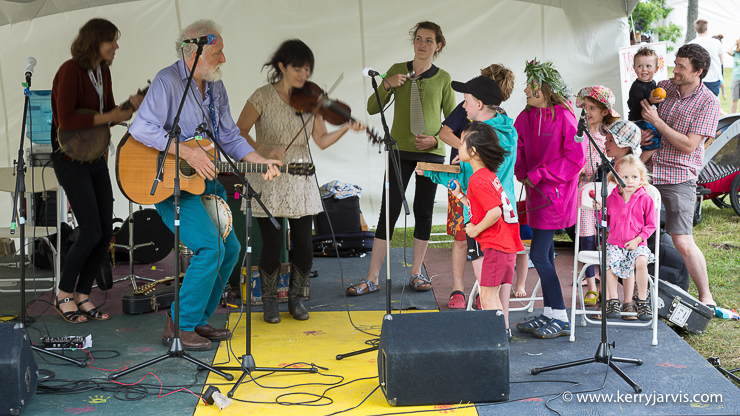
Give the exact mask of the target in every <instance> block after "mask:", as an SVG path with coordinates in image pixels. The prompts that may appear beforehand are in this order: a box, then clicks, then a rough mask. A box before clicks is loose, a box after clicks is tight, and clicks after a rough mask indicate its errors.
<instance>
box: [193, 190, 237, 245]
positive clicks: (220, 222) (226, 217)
mask: <svg viewBox="0 0 740 416" xmlns="http://www.w3.org/2000/svg"><path fill="white" fill-rule="evenodd" d="M200 198H201V200H202V201H203V206H204V207H205V209H206V211H207V212H208V215H210V216H211V219H212V220H213V223H214V224H216V226H217V227H218V232H219V234H221V238H222V239H223V240H226V237H227V236H228V235H229V233H230V232H231V228H232V221H233V220H232V218H231V209H230V208H229V205H228V204H227V203H226V201H224V200H223V199H221V198H220V197H218V196H216V195H203V196H201V197H200Z"/></svg>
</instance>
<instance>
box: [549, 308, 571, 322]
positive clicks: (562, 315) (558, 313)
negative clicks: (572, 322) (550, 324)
mask: <svg viewBox="0 0 740 416" xmlns="http://www.w3.org/2000/svg"><path fill="white" fill-rule="evenodd" d="M552 316H553V318H555V319H557V320H558V321H563V322H568V313H567V312H566V311H565V309H553V311H552Z"/></svg>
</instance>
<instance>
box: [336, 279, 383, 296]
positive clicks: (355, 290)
mask: <svg viewBox="0 0 740 416" xmlns="http://www.w3.org/2000/svg"><path fill="white" fill-rule="evenodd" d="M363 283H364V284H365V286H366V288H365V289H363V288H361V287H360V285H361V284H363ZM378 290H380V289H378V285H376V284H375V283H373V282H371V281H369V280H367V279H362V280H360V281H359V282H357V283H355V284H353V285H350V287H348V288H347V290H346V291H345V292H346V293H347V294H348V295H350V296H362V295H369V294H370V293H375V292H377V291H378Z"/></svg>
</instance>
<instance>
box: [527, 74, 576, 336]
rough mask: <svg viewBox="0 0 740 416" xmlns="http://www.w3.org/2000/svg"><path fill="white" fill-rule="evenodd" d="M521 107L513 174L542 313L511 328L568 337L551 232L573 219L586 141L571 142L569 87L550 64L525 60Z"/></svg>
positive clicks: (572, 124)
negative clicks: (522, 197) (521, 195)
mask: <svg viewBox="0 0 740 416" xmlns="http://www.w3.org/2000/svg"><path fill="white" fill-rule="evenodd" d="M524 72H525V74H526V75H527V87H526V88H525V89H524V93H525V94H526V95H527V107H526V108H525V109H524V111H522V113H521V114H519V117H517V119H516V122H515V123H514V127H515V128H516V130H517V133H518V135H519V143H518V146H517V156H516V164H515V166H514V174H515V175H516V177H517V179H518V180H519V182H521V183H522V184H523V185H525V189H526V190H527V199H526V201H527V211H528V212H527V218H528V220H529V225H530V226H531V227H532V244H531V247H530V253H529V256H530V259H531V260H532V263H534V267H535V269H537V274H539V276H540V282H541V283H542V297H543V298H544V305H545V308H544V311H543V313H542V315H540V316H538V317H533V318H529V319H527V320H525V321H524V322H520V323H518V324H517V325H516V328H517V330H519V331H521V332H529V333H531V334H532V335H533V336H535V337H536V338H555V337H559V336H563V335H570V324H569V323H568V314H567V313H566V311H565V303H564V302H563V293H562V291H561V290H560V280H559V279H558V275H557V272H556V271H555V245H554V243H553V238H554V236H555V232H556V231H557V230H560V229H562V228H566V227H570V226H572V225H573V224H575V222H576V218H577V214H578V212H577V211H576V209H577V205H576V199H577V198H576V193H577V186H578V173H579V172H580V171H581V168H583V165H584V163H585V158H586V143H585V142H581V143H576V142H575V140H574V137H575V135H576V130H577V121H576V117H575V116H574V115H573V111H572V109H571V106H570V103H569V102H568V97H569V96H570V91H569V90H570V89H569V87H568V86H567V85H566V84H565V82H564V81H563V79H562V77H561V76H560V74H559V73H558V71H556V70H555V69H553V68H552V62H549V61H548V62H544V63H539V62H537V61H536V60H533V61H530V62H528V63H527V64H526V65H525V69H524Z"/></svg>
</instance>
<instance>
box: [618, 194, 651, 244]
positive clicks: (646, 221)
mask: <svg viewBox="0 0 740 416" xmlns="http://www.w3.org/2000/svg"><path fill="white" fill-rule="evenodd" d="M606 222H607V224H608V225H609V238H607V239H606V242H607V243H609V244H611V245H614V246H618V247H621V248H624V245H625V244H627V242H628V241H630V240H632V239H634V238H636V237H637V236H640V237H642V242H641V243H640V244H639V245H641V246H644V245H647V239H648V238H649V237H650V236H651V235H653V233H654V232H655V228H656V224H655V204H654V203H653V198H651V197H650V195H649V194H648V193H647V191H645V188H644V187H640V188H638V189H637V190H636V191H635V193H634V194H632V197H630V200H629V202H624V198H622V195H619V187H615V188H614V190H613V191H612V193H611V194H609V196H608V197H607V198H606Z"/></svg>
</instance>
